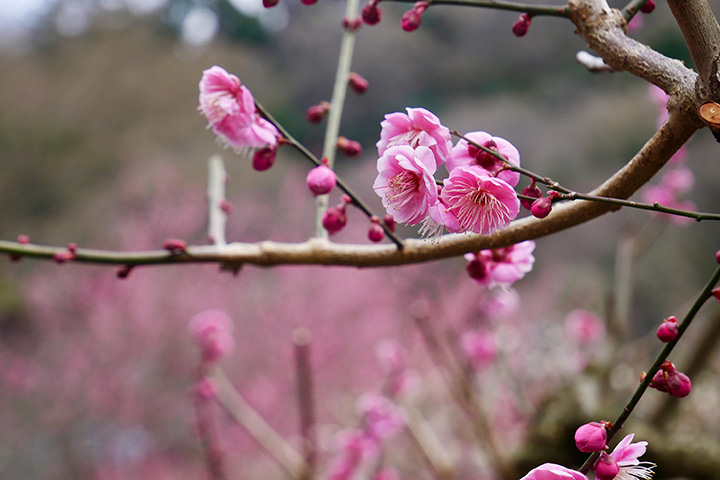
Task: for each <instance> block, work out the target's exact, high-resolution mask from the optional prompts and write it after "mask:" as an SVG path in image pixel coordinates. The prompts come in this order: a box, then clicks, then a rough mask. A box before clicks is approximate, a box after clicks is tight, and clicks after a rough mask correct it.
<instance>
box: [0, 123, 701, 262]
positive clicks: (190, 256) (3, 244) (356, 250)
mask: <svg viewBox="0 0 720 480" xmlns="http://www.w3.org/2000/svg"><path fill="white" fill-rule="evenodd" d="M697 128H698V127H697V124H696V123H695V122H693V121H689V120H688V119H687V116H686V115H683V114H682V113H676V112H671V113H670V115H669V117H668V120H667V122H666V123H665V124H664V125H663V126H662V127H661V128H660V129H659V130H658V131H657V132H656V133H655V134H654V135H653V136H652V137H651V138H650V140H648V142H647V143H646V144H645V145H644V146H643V147H642V149H641V150H640V151H639V152H638V153H637V154H636V155H635V156H634V157H633V158H632V159H631V160H630V162H628V163H627V164H626V165H625V166H624V167H623V168H621V169H620V170H618V171H617V172H616V173H615V174H614V175H613V176H612V177H610V178H609V179H608V180H607V181H605V183H603V184H602V185H600V186H599V187H597V188H596V189H595V190H593V191H592V192H590V195H594V196H598V197H607V198H617V199H627V198H628V197H630V196H631V195H632V194H633V193H634V192H635V191H636V190H637V189H639V188H640V187H641V186H642V185H644V184H645V183H646V182H647V181H648V180H650V178H652V176H653V175H654V174H655V173H656V172H657V171H658V170H659V169H660V168H661V167H662V166H663V165H664V164H665V163H666V162H667V161H668V160H669V159H670V157H671V156H672V155H673V154H674V153H675V152H676V151H677V150H678V149H679V148H680V147H681V146H682V145H683V144H684V143H685V142H686V141H687V140H688V139H689V138H690V136H692V134H693V133H694V132H695V131H696V130H697ZM619 208H621V207H620V206H618V205H610V204H606V203H597V202H586V201H574V202H568V203H562V204H559V205H557V206H556V207H554V208H553V210H552V212H551V213H550V215H548V216H547V217H546V218H544V219H537V218H534V217H528V218H524V219H521V220H516V221H514V222H512V223H511V224H510V226H509V227H508V228H507V229H505V230H503V231H501V232H498V233H496V234H495V235H492V236H489V237H484V236H480V235H473V234H451V235H445V236H443V237H442V238H441V239H440V241H439V242H437V243H432V242H429V241H424V240H418V239H409V240H406V242H405V248H403V249H402V250H399V249H398V248H397V247H396V246H395V245H388V244H385V245H354V244H339V243H333V242H330V241H328V240H325V239H311V240H308V241H306V242H303V243H282V242H271V241H264V242H259V243H231V244H228V245H226V246H217V245H208V246H190V247H188V248H187V251H185V252H178V253H173V252H168V251H165V250H156V251H149V252H113V251H104V250H91V249H84V248H79V249H77V250H76V251H75V253H74V256H73V258H72V260H70V261H73V262H81V263H96V264H111V265H124V266H128V267H133V266H139V265H161V264H186V263H219V264H221V265H222V266H223V267H224V268H227V269H232V270H237V269H238V268H240V267H242V265H244V264H253V265H260V266H275V265H343V266H355V267H384V266H392V265H406V264H414V263H422V262H429V261H433V260H440V259H444V258H450V257H455V256H460V255H463V254H465V253H467V252H477V251H479V250H482V249H486V248H499V247H505V246H508V245H512V244H515V243H517V242H521V241H524V240H530V239H536V238H540V237H544V236H547V235H550V234H552V233H556V232H559V231H562V230H565V229H568V228H571V227H574V226H576V225H579V224H582V223H584V222H587V221H589V220H592V219H594V218H596V217H599V216H600V215H603V214H604V213H607V212H610V211H614V210H617V209H619ZM63 251H66V249H65V248H58V247H47V246H41V245H32V244H27V245H25V244H21V243H18V242H8V241H0V252H4V253H7V254H10V255H11V256H13V257H18V256H19V257H22V256H27V257H35V258H44V259H52V258H53V256H54V255H55V254H56V253H58V252H63Z"/></svg>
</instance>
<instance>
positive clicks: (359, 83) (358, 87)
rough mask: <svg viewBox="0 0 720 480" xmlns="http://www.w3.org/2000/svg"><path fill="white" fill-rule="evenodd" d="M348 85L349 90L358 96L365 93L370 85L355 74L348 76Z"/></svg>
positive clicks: (351, 73)
mask: <svg viewBox="0 0 720 480" xmlns="http://www.w3.org/2000/svg"><path fill="white" fill-rule="evenodd" d="M348 84H349V85H350V88H351V89H352V90H353V92H355V93H359V94H363V93H365V92H367V89H368V87H369V86H370V83H368V81H367V80H365V79H364V78H363V77H362V76H361V75H360V74H358V73H355V72H350V76H349V77H348Z"/></svg>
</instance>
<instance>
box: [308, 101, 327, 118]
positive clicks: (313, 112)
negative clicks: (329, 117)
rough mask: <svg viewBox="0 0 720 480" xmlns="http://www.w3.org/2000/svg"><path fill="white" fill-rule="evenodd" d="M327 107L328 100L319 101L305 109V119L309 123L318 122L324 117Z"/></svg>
mask: <svg viewBox="0 0 720 480" xmlns="http://www.w3.org/2000/svg"><path fill="white" fill-rule="evenodd" d="M329 109H330V104H329V103H328V102H320V103H319V104H317V105H313V106H312V107H310V108H308V109H307V111H306V112H305V119H306V120H307V121H308V122H310V123H320V122H322V121H323V119H324V118H325V115H326V114H327V112H328V110H329Z"/></svg>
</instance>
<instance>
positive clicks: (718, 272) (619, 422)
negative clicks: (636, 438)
mask: <svg viewBox="0 0 720 480" xmlns="http://www.w3.org/2000/svg"><path fill="white" fill-rule="evenodd" d="M719 280H720V267H718V268H717V269H715V273H714V274H713V275H712V277H711V278H710V281H709V282H708V283H707V284H706V285H705V288H703V290H702V291H701V292H700V294H699V295H698V297H697V299H696V300H695V302H694V303H693V305H692V306H691V307H690V310H689V311H688V313H687V314H686V315H685V318H683V320H682V322H681V323H680V324H679V325H678V335H677V338H676V339H675V340H673V341H672V342H670V343H668V344H667V345H665V348H663V349H662V351H661V352H660V354H659V355H658V356H657V358H656V359H655V362H654V363H653V364H652V366H651V367H650V369H648V371H647V372H646V374H645V378H644V379H643V381H642V382H640V385H638V387H637V389H636V390H635V393H634V394H633V396H632V397H631V398H630V400H629V401H628V403H627V405H625V408H624V409H623V411H622V413H620V415H619V416H618V418H617V419H616V420H615V421H614V422H613V425H612V427H610V428H609V429H608V432H607V441H608V443H609V442H610V441H611V440H612V439H613V437H614V436H615V434H616V433H617V432H618V431H619V430H620V429H621V428H622V427H623V424H624V423H625V421H626V420H627V419H628V417H630V414H631V413H632V412H633V410H634V409H635V406H636V405H637V404H638V402H639V401H640V399H641V398H642V396H643V394H644V393H645V391H647V389H648V387H649V386H650V382H652V380H653V377H654V376H655V373H657V371H658V370H660V365H662V363H663V362H664V361H665V360H667V358H668V356H669V355H670V353H671V352H672V351H673V349H674V348H675V345H677V343H678V342H679V341H680V339H681V338H682V336H683V334H684V333H685V331H686V330H687V329H688V327H689V326H690V324H691V323H692V321H693V319H694V318H695V315H696V314H697V312H698V311H699V310H700V307H702V306H703V304H704V303H705V302H706V301H707V300H708V299H710V298H711V297H712V296H713V295H712V289H713V288H715V285H717V283H718V281H719ZM598 455H599V454H598V453H597V452H596V453H594V454H592V455H590V456H589V457H588V459H587V460H586V461H585V463H583V465H582V467H580V471H581V472H582V473H587V472H588V471H589V470H590V468H591V467H592V465H593V464H594V463H595V460H596V459H597V457H598Z"/></svg>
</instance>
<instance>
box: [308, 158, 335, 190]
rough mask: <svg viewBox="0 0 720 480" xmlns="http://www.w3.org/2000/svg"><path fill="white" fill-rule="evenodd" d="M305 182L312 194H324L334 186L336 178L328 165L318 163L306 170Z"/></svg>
mask: <svg viewBox="0 0 720 480" xmlns="http://www.w3.org/2000/svg"><path fill="white" fill-rule="evenodd" d="M305 182H306V183H307V186H308V188H309V189H310V191H311V192H312V193H313V194H314V195H325V194H326V193H330V191H331V190H332V189H333V188H335V185H336V184H337V179H336V177H335V172H333V171H332V169H331V168H330V167H328V166H327V165H320V166H318V167H315V168H313V169H312V170H310V172H308V174H307V177H306V178H305Z"/></svg>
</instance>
